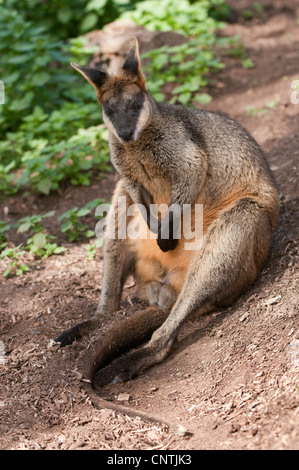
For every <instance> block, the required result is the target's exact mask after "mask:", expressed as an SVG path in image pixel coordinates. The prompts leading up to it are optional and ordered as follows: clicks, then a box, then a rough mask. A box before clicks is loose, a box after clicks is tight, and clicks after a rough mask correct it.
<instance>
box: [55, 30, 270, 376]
mask: <svg viewBox="0 0 299 470" xmlns="http://www.w3.org/2000/svg"><path fill="white" fill-rule="evenodd" d="M72 66H73V67H74V68H75V69H76V70H77V71H79V72H80V73H81V74H82V75H83V76H84V77H85V78H86V79H87V80H88V81H89V82H90V83H91V85H92V86H93V87H94V88H95V91H96V94H97V97H98V100H99V102H100V104H101V106H102V110H103V119H104V122H105V124H106V126H107V128H108V130H109V146H110V153H111V161H112V164H113V165H114V167H115V169H116V170H117V172H118V173H119V175H120V181H119V182H118V184H117V186H116V189H115V192H114V195H113V199H112V206H111V211H110V212H109V214H108V217H107V226H106V234H107V235H109V232H110V231H114V229H115V224H117V221H116V222H115V214H116V215H119V214H118V207H119V206H118V198H119V197H125V200H126V207H125V209H127V208H128V207H129V206H130V205H132V204H135V207H136V215H135V217H136V218H137V219H138V223H139V224H141V225H142V224H143V225H144V227H145V228H146V230H147V232H149V228H148V226H149V227H151V225H150V223H149V221H150V219H151V216H152V215H153V213H154V211H153V210H152V208H151V207H152V204H158V205H161V204H166V207H167V208H168V209H167V211H166V213H164V214H162V216H161V215H160V216H158V219H157V220H158V228H157V230H155V231H154V232H156V233H157V236H156V235H155V237H153V236H151V237H150V238H149V237H147V238H140V239H130V238H127V239H124V238H122V239H118V238H117V237H116V238H115V239H113V237H111V238H109V236H108V237H107V238H106V239H105V242H104V275H103V283H102V292H101V298H100V302H99V305H98V308H97V311H96V315H95V317H94V319H92V320H89V321H86V322H84V323H82V324H80V325H78V326H75V327H73V328H71V329H70V330H68V331H66V332H65V333H63V334H62V335H61V336H60V337H59V338H57V341H59V342H61V343H62V345H64V344H68V343H71V342H72V341H73V340H74V339H75V338H78V337H80V336H82V335H83V334H84V333H86V332H88V331H90V329H91V328H93V327H97V326H99V325H100V324H101V322H102V321H104V318H105V316H106V315H109V313H111V312H113V311H116V310H118V309H119V305H120V300H121V294H122V290H123V286H124V282H125V280H126V278H127V277H128V276H129V275H130V274H133V275H134V276H135V279H136V282H137V285H138V287H139V294H140V296H141V298H143V299H145V300H147V301H148V303H149V304H150V305H152V307H148V309H147V310H144V312H143V313H142V314H140V315H139V316H138V315H137V316H136V317H134V315H133V317H132V318H131V319H129V321H125V322H123V326H122V328H121V330H120V331H119V332H118V336H117V338H118V341H120V343H122V345H119V347H118V346H117V345H116V342H117V341H116V340H115V338H114V339H113V341H112V340H111V350H110V352H109V354H108V353H107V354H108V356H109V357H108V356H107V355H106V356H107V357H106V356H105V357H106V359H105V361H104V362H103V363H102V365H105V366H106V367H105V368H104V369H103V370H102V372H101V371H99V372H98V373H96V374H95V383H98V385H101V384H104V383H107V382H108V381H114V382H117V381H126V380H130V379H132V378H133V377H134V376H136V375H138V374H139V373H140V371H143V370H145V369H146V368H148V367H150V366H152V365H154V364H157V363H159V362H161V361H163V360H164V358H165V357H166V356H167V355H168V354H169V352H170V350H171V348H172V346H173V344H174V342H175V340H176V337H177V335H178V332H179V330H180V328H181V326H182V325H183V323H184V322H185V321H186V320H187V319H188V318H190V317H191V316H193V315H194V314H203V313H207V312H209V311H211V310H215V309H218V308H220V307H225V306H228V305H230V304H231V303H232V302H233V301H235V300H236V299H237V298H238V297H239V296H240V295H241V294H242V293H243V292H244V291H245V290H246V289H248V287H249V286H250V285H251V284H252V283H253V282H254V281H255V279H256V278H257V276H258V275H259V273H260V271H261V269H262V267H263V264H264V262H265V260H266V258H267V255H268V252H269V246H270V242H271V238H272V235H273V231H274V228H275V225H276V223H277V217H278V194H277V189H276V186H275V182H274V180H273V178H272V175H271V172H270V169H269V167H268V164H267V162H266V158H265V156H264V154H263V151H262V150H261V148H260V147H259V145H258V144H257V142H256V141H255V140H254V139H253V137H251V136H250V135H249V134H248V132H247V131H246V130H245V129H244V128H242V127H241V126H240V125H239V124H238V123H237V122H236V121H234V120H233V119H231V118H229V117H227V116H226V115H222V114H219V113H215V112H209V111H205V110H200V109H189V108H187V107H184V106H180V105H170V104H165V103H158V102H156V101H155V100H154V99H153V98H152V96H151V95H150V93H149V91H148V89H147V86H146V79H145V76H144V74H143V72H142V69H141V63H140V57H139V51H138V42H137V40H136V39H135V38H132V39H131V44H130V49H129V52H128V55H127V57H126V59H125V61H124V64H123V66H122V68H121V70H120V72H119V74H118V75H117V76H111V75H109V74H108V73H107V72H105V71H103V70H97V69H94V68H89V67H81V66H79V65H77V64H72ZM196 205H202V207H203V213H202V216H203V217H202V222H203V226H202V238H201V246H200V247H199V248H195V249H186V243H189V242H190V240H189V238H188V239H187V238H186V236H185V235H184V234H183V231H182V227H181V225H180V223H178V222H181V220H182V217H183V215H184V213H185V212H186V210H189V211H190V214H191V222H192V226H193V227H194V225H195V222H196V211H195V208H196ZM141 206H143V207H145V208H146V214H145V215H144V214H143V213H141V210H140V208H141ZM186 207H187V209H186ZM178 209H181V211H178ZM112 212H113V217H112V215H111V214H112ZM155 217H157V215H156V216H155ZM132 218H133V217H131V218H130V220H132ZM133 219H134V218H133ZM164 221H167V223H164ZM167 229H168V230H167ZM167 231H168V232H169V236H168V238H166V237H165V233H167ZM155 306H156V307H155ZM151 315H152V317H151ZM126 322H127V323H126ZM126 325H127V326H126ZM147 340H149V341H148V342H147V343H145V342H146V341H147ZM106 342H107V343H109V337H108V338H107V341H106ZM143 343H145V344H143ZM140 344H143V345H142V346H141V347H139V348H138V349H135V350H133V351H131V352H129V353H128V354H126V355H125V356H123V357H121V358H119V359H117V360H116V361H114V362H112V363H111V364H108V365H107V362H109V361H110V360H112V359H114V353H115V354H116V353H117V354H120V353H123V352H125V351H126V350H127V349H129V348H131V347H136V346H139V345H140Z"/></svg>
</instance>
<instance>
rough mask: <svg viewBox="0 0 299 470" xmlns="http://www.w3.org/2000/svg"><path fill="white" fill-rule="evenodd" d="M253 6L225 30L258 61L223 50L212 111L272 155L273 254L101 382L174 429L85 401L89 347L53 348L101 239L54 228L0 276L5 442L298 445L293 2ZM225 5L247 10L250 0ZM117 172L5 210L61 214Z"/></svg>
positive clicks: (88, 296) (6, 204)
mask: <svg viewBox="0 0 299 470" xmlns="http://www.w3.org/2000/svg"><path fill="white" fill-rule="evenodd" d="M260 3H261V4H263V5H264V7H265V8H264V11H263V12H262V13H261V14H260V15H259V17H258V18H254V19H252V20H250V21H245V20H244V19H242V16H240V15H238V12H237V13H236V21H235V22H232V23H230V24H228V26H227V27H226V29H225V31H224V34H226V35H230V36H234V35H235V34H238V35H239V36H240V38H241V40H242V42H243V44H244V46H245V49H246V51H247V52H248V55H249V57H250V58H251V60H252V61H253V63H254V67H253V68H249V69H245V68H243V67H242V65H241V61H240V59H237V58H232V57H226V58H225V59H224V61H225V63H226V68H225V69H223V70H222V71H221V72H220V73H218V74H217V75H215V76H214V77H213V83H212V85H211V86H210V88H209V90H208V91H209V93H210V94H211V95H212V96H213V101H212V102H211V103H210V104H209V105H207V106H206V108H209V109H213V110H219V111H222V112H225V113H228V114H230V115H231V116H232V117H234V118H236V119H237V120H238V121H239V122H240V123H241V124H242V125H244V126H245V127H246V128H247V129H248V130H249V131H250V132H251V133H252V135H253V136H254V137H255V138H256V140H257V141H258V142H259V143H260V144H261V145H262V147H263V148H264V150H265V151H266V153H267V155H268V159H269V164H270V166H271V168H272V170H273V173H274V175H275V178H276V180H277V184H278V186H279V191H280V193H281V213H280V220H279V225H278V227H277V230H276V233H275V237H274V241H273V247H272V250H271V255H270V257H269V260H268V262H267V265H266V266H265V269H264V270H263V273H262V275H261V277H260V278H259V280H258V281H257V282H256V283H255V284H254V286H253V287H252V288H251V289H250V291H248V292H247V293H246V294H245V295H244V296H243V297H242V298H240V299H239V300H238V301H237V302H236V303H235V304H234V305H233V306H231V307H230V308H228V309H226V310H223V311H219V312H215V313H213V314H211V315H207V316H204V317H202V318H201V319H199V320H197V321H196V322H194V323H191V322H189V323H187V324H186V325H185V327H184V328H183V330H182V332H181V334H180V336H179V344H178V347H177V349H176V350H175V351H174V352H173V353H172V354H171V355H170V356H169V358H168V359H167V360H165V362H164V363H162V364H161V365H159V366H156V367H153V368H151V369H149V370H148V371H146V372H145V373H144V374H142V375H141V376H140V377H138V378H137V379H135V380H133V381H131V382H128V383H126V384H120V385H113V386H112V385H109V386H106V387H105V388H104V389H103V391H102V397H105V398H106V399H108V400H110V401H113V400H115V401H116V402H117V403H122V404H124V405H127V406H128V407H130V409H137V410H142V411H145V412H146V413H148V414H149V415H155V416H158V417H160V418H161V421H164V420H166V421H168V422H171V423H175V424H179V425H181V428H180V429H181V432H179V433H174V432H172V431H171V430H169V428H168V427H167V426H166V425H165V424H163V423H161V424H159V423H151V422H147V421H144V420H143V419H141V418H140V417H137V418H134V417H129V416H127V415H124V414H118V413H115V412H113V411H111V410H108V409H103V410H98V409H96V408H95V407H93V406H92V404H91V401H90V399H89V397H88V396H87V395H86V392H85V390H84V388H83V383H82V381H81V379H82V375H81V372H80V367H81V366H80V359H82V354H83V353H84V351H85V350H86V348H87V347H88V344H87V343H86V342H85V343H83V344H82V343H80V342H77V343H75V344H73V345H72V346H68V347H66V348H64V349H60V348H59V347H58V346H57V345H56V346H52V345H51V339H53V338H55V337H56V336H57V335H58V334H59V333H60V332H62V331H63V330H64V329H65V328H67V327H69V326H71V325H74V324H76V323H78V322H79V321H82V320H83V319H86V318H88V317H89V315H91V314H92V312H93V311H94V309H95V307H96V304H97V301H98V298H99V295H100V290H101V279H102V254H101V250H99V252H98V254H97V255H96V259H95V260H93V261H87V260H86V253H85V245H86V243H85V242H82V243H76V244H70V243H68V244H67V243H66V241H65V239H63V237H62V234H61V233H60V231H59V227H58V226H57V227H56V226H51V233H54V234H57V236H58V237H60V239H61V241H63V243H64V245H65V246H67V250H66V253H65V254H64V255H63V256H52V257H51V258H49V259H48V260H45V261H43V262H41V269H40V270H32V271H31V272H29V273H26V274H25V275H23V276H21V277H11V278H9V279H6V280H4V279H3V278H1V280H0V291H1V295H0V326H1V336H0V339H1V341H3V345H4V351H5V356H4V361H2V362H4V363H3V364H2V363H1V364H0V376H1V381H0V449H2V450H3V449H47V450H51V449H107V450H108V449H113V450H117V449H126V450H129V449H132V450H133V449H134V450H138V449H142V450H145V449H153V450H174V449H181V450H192V449H193V450H194V449H198V450H199V449H233V450H235V449H241V450H245V449H255V450H261V449H272V450H274V449H283V450H288V449H297V450H298V449H299V408H298V398H299V388H298V386H299V384H298V372H299V319H298V232H299V230H298V229H299V224H298V198H299V193H298V171H297V168H296V167H297V160H298V156H299V104H292V102H291V94H292V92H294V90H292V89H291V83H292V81H293V80H296V79H299V24H298V18H299V9H298V6H296V4H297V2H296V1H290V0H289V1H278V0H275V1H271V2H270V1H260ZM233 4H237V5H238V9H239V11H242V9H244V8H246V7H248V5H249V4H252V2H248V1H247V2H246V1H243V0H242V1H240V2H233ZM296 8H297V11H296ZM298 95H299V94H298ZM298 98H299V96H298ZM116 178H117V177H116V175H114V174H112V175H109V176H107V178H105V179H104V180H103V181H101V182H98V181H97V180H96V178H95V179H94V182H93V184H92V185H91V186H90V187H87V188H83V187H80V188H78V187H77V188H76V187H71V186H65V187H64V189H63V190H61V191H60V193H58V194H54V195H50V196H48V197H45V196H43V197H40V196H39V197H38V196H35V195H30V196H28V197H27V198H23V197H22V196H15V197H10V198H7V199H5V200H4V201H2V203H1V208H0V218H1V219H2V220H14V219H19V218H20V217H23V216H25V215H27V214H28V215H30V214H33V213H38V214H40V213H44V212H46V211H47V210H50V209H55V210H56V215H59V214H61V213H63V212H65V211H66V210H67V209H70V208H72V207H74V206H75V205H84V204H85V203H86V202H88V201H90V200H91V199H94V198H95V197H102V196H103V197H106V198H107V200H109V197H110V195H111V192H112V190H113V186H114V184H115V181H116ZM93 223H94V221H93V220H91V225H92V224H93ZM133 289H134V288H133V287H132V285H130V284H129V285H127V287H126V289H125V293H124V300H123V311H122V312H116V313H115V314H114V315H113V316H112V317H111V318H110V319H109V321H107V325H105V326H104V327H103V332H105V330H106V329H107V328H108V326H109V325H111V324H112V323H114V322H116V321H119V320H120V319H121V318H123V315H129V314H130V313H131V311H132V310H134V307H132V306H131V303H134V294H133Z"/></svg>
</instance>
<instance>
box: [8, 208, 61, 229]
mask: <svg viewBox="0 0 299 470" xmlns="http://www.w3.org/2000/svg"><path fill="white" fill-rule="evenodd" d="M54 214H55V211H49V212H47V213H46V214H44V215H30V216H27V217H23V218H22V219H20V220H19V222H18V223H17V224H16V226H17V228H18V232H19V233H24V232H27V231H28V230H30V229H32V230H33V231H34V232H35V233H40V232H41V231H42V230H43V229H44V226H43V225H41V222H42V221H43V220H44V219H47V218H48V217H53V215H54Z"/></svg>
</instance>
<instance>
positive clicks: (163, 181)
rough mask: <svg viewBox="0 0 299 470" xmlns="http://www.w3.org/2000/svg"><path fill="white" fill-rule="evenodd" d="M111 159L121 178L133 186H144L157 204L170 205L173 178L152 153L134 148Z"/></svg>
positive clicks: (118, 153)
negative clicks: (137, 184) (138, 184)
mask: <svg viewBox="0 0 299 470" xmlns="http://www.w3.org/2000/svg"><path fill="white" fill-rule="evenodd" d="M111 157H112V160H113V163H114V165H115V167H116V169H117V171H118V172H119V174H120V176H121V177H122V176H123V177H124V178H126V180H127V181H128V180H129V181H130V182H131V183H132V185H135V184H136V183H140V184H142V185H143V186H144V187H145V188H146V189H147V190H148V191H149V192H150V194H151V195H152V197H153V201H154V203H155V204H161V203H165V204H169V202H170V199H171V178H170V175H169V173H168V171H167V168H165V166H164V165H163V164H161V162H160V161H158V160H157V158H156V157H155V154H154V153H153V152H152V151H149V150H148V151H147V150H146V149H145V150H142V149H138V148H133V149H131V150H130V151H123V150H122V151H116V152H113V154H112V155H111Z"/></svg>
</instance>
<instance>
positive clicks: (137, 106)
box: [132, 101, 141, 111]
mask: <svg viewBox="0 0 299 470" xmlns="http://www.w3.org/2000/svg"><path fill="white" fill-rule="evenodd" d="M132 109H134V110H135V111H139V109H141V103H139V102H138V101H133V103H132Z"/></svg>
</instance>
